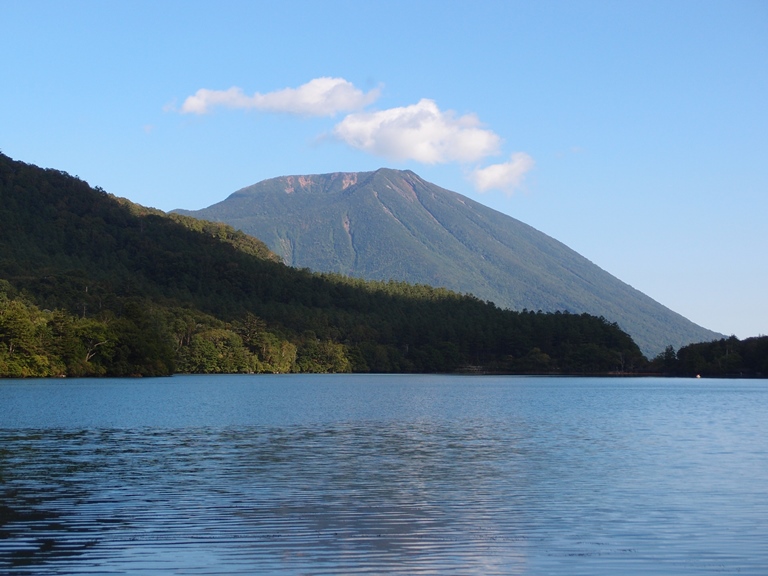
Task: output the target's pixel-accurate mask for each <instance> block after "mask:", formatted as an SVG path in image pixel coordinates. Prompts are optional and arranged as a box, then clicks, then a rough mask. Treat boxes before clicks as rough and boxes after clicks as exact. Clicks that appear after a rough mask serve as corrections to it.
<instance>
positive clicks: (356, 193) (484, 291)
mask: <svg viewBox="0 0 768 576" xmlns="http://www.w3.org/2000/svg"><path fill="white" fill-rule="evenodd" d="M176 212H179V213H181V214H186V215H190V216H194V217H198V218H204V219H207V220H214V221H221V222H226V223H228V224H230V225H232V226H233V227H235V228H237V229H240V230H242V231H244V232H246V233H247V234H250V235H253V236H255V237H257V238H260V239H261V240H263V241H264V242H265V243H266V244H267V245H268V246H269V247H270V248H271V249H272V250H273V251H274V252H275V253H277V254H278V255H280V257H282V259H283V261H284V262H286V263H287V264H289V265H291V266H296V267H306V268H309V269H312V270H316V271H327V272H336V273H340V274H345V275H350V276H355V277H361V278H366V279H374V280H389V279H395V280H402V281H406V282H411V283H420V284H427V285H431V286H439V287H445V288H448V289H450V290H454V291H458V292H462V293H471V294H474V295H475V296H477V297H478V298H481V299H483V300H489V301H492V302H494V303H496V304H497V305H498V306H500V307H504V308H510V309H513V310H523V309H529V310H543V311H556V310H561V311H566V310H567V311H570V312H573V313H582V312H586V313H588V314H592V315H597V316H604V317H605V318H606V319H608V320H609V321H611V322H616V323H618V324H619V326H621V327H622V328H623V329H624V330H626V331H627V332H628V333H629V334H630V335H631V336H632V337H633V339H634V340H635V341H636V342H637V343H638V345H639V346H640V348H641V349H642V350H643V352H644V353H645V354H646V355H648V356H649V357H652V356H654V355H656V354H658V353H660V352H662V351H663V350H664V349H665V347H666V346H668V345H672V346H674V347H675V348H677V347H679V346H682V345H685V344H688V343H691V342H702V341H708V340H713V339H716V338H719V337H722V335H721V334H717V333H715V332H712V331H710V330H707V329H705V328H702V327H701V326H698V325H696V324H694V323H693V322H691V321H689V320H687V319H686V318H684V317H683V316H681V315H680V314H677V313H675V312H673V311H672V310H670V309H668V308H666V307H665V306H663V305H661V304H659V303H658V302H656V301H654V300H653V299H651V298H649V297H648V296H646V295H644V294H643V293H641V292H640V291H638V290H635V289H634V288H632V287H631V286H629V285H627V284H625V283H624V282H622V281H620V280H619V279H617V278H615V277H614V276H612V275H611V274H609V273H608V272H606V271H605V270H602V269H601V268H599V267H598V266H596V265H595V264H593V263H592V262H590V261H589V260H587V259H586V258H584V257H583V256H581V255H579V254H578V253H576V252H575V251H573V250H571V249H570V248H568V247H567V246H565V245H564V244H562V243H560V242H558V241H557V240H555V239H553V238H551V237H549V236H547V235H546V234H543V233H542V232H539V231H538V230H536V229H534V228H532V227H531V226H528V225H526V224H524V223H523V222H520V221H518V220H516V219H514V218H512V217H510V216H507V215H505V214H502V213H500V212H497V211H495V210H492V209H491V208H488V207H486V206H483V205H482V204H479V203H477V202H475V201H473V200H471V199H469V198H467V197H465V196H462V195H461V194H458V193H456V192H451V191H449V190H446V189H444V188H441V187H439V186H436V185H434V184H431V183H429V182H426V181H425V180H423V179H422V178H420V177H419V176H418V175H416V174H414V173H413V172H411V171H398V170H391V169H385V168H382V169H380V170H377V171H375V172H360V173H334V174H323V175H311V176H285V177H280V178H273V179H269V180H265V181H262V182H259V183H257V184H254V185H253V186H249V187H247V188H243V189H242V190H239V191H237V192H235V193H234V194H232V195H231V196H229V197H228V198H227V199H225V200H224V201H222V202H219V203H217V204H214V205H212V206H210V207H208V208H205V209H202V210H196V211H187V210H178V211H176ZM606 240H608V239H606Z"/></svg>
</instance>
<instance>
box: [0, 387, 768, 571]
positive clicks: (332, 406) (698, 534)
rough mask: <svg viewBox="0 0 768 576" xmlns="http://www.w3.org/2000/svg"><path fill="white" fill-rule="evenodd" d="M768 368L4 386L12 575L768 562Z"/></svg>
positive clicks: (1, 445) (4, 537)
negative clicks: (750, 376) (751, 376)
mask: <svg viewBox="0 0 768 576" xmlns="http://www.w3.org/2000/svg"><path fill="white" fill-rule="evenodd" d="M767 543H768V381H765V380H762V381H726V380H698V381H694V380H672V379H669V380H668V379H591V378H512V377H448V376H356V375H344V376H214V377H203V376H186V377H185V376H180V377H173V378H170V379H158V380H154V379H149V380H68V381H58V380H57V381H39V380H38V381H0V573H8V574H125V573H130V574H137V573H139V574H141V573H145V574H156V573H172V574H236V573H242V574H259V573H261V574H271V573H277V574H309V575H314V574H427V573H430V574H451V573H454V574H473V573H474V574H569V575H570V574H591V575H592V574H618V573H622V574H641V573H649V574H650V573H653V574H657V573H664V574H706V573H726V574H734V573H741V574H766V573H768V544H767Z"/></svg>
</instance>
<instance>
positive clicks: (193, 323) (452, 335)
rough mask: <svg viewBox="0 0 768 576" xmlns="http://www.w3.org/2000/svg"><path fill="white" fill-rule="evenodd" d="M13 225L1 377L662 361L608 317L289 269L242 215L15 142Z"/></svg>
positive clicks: (1, 285)
mask: <svg viewBox="0 0 768 576" xmlns="http://www.w3.org/2000/svg"><path fill="white" fill-rule="evenodd" d="M0 224H1V225H0V279H2V280H0V375H2V376H10V377H21V376H81V375H82V376H86V375H93V376H98V375H116V376H133V375H143V376H159V375H168V374H172V373H174V372H188V373H217V372H221V373H225V372H226V373H234V372H246V373H260V372H270V373H281V372H346V371H356V372H369V371H370V372H455V371H471V372H478V371H484V372H485V371H487V372H501V373H551V374H583V373H616V372H624V373H631V372H634V371H638V370H641V369H645V368H646V366H647V360H646V359H645V358H644V357H643V355H642V354H641V352H640V350H639V349H638V347H637V345H636V344H635V343H634V342H633V341H632V339H631V338H630V337H629V336H628V335H627V334H626V333H625V332H623V331H622V330H621V329H620V328H619V327H618V326H617V325H616V324H614V323H610V322H608V321H606V320H605V319H603V318H597V317H594V316H590V315H587V314H569V313H566V312H563V313H560V312H558V313H542V312H534V311H527V310H524V311H510V310H501V309H499V308H498V307H496V306H495V305H494V304H492V303H489V302H484V301H481V300H479V299H477V298H475V297H473V296H471V295H462V294H456V293H452V292H449V291H447V290H444V289H434V288H430V287H428V286H423V285H410V284H406V283H402V282H365V281H362V280H356V279H351V278H346V277H342V276H338V275H331V274H316V273H312V272H310V271H308V270H298V269H294V268H290V267H288V266H285V265H284V264H282V263H281V262H279V259H278V258H277V257H276V256H275V255H274V254H272V253H271V252H270V251H269V250H268V249H267V248H266V246H265V245H264V244H263V243H262V242H260V241H259V240H257V239H254V238H252V237H250V236H247V235H245V234H243V233H242V232H238V231H236V230H234V229H233V228H231V227H229V226H227V225H224V224H218V223H211V222H205V221H201V220H195V219H192V218H189V217H186V216H181V215H175V214H165V213H163V212H160V211H158V210H154V209H149V208H144V207H141V206H138V205H136V204H133V203H131V202H129V201H127V200H125V199H119V198H116V197H114V196H112V195H110V194H108V193H106V192H105V191H103V190H101V189H99V188H95V189H94V188H91V187H90V186H89V185H88V184H87V183H86V182H84V181H82V180H80V179H79V178H77V177H73V176H70V175H68V174H66V173H64V172H61V171H57V170H50V169H48V170H44V169H41V168H38V167H35V166H32V165H27V164H24V163H22V162H18V161H14V160H11V159H10V158H8V157H7V156H3V155H0ZM677 356H679V354H678V355H677Z"/></svg>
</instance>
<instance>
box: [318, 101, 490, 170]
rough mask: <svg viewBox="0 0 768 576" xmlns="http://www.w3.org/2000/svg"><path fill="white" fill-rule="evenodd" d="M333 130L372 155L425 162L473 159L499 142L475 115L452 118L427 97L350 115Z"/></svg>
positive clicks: (485, 152) (468, 160) (452, 115)
mask: <svg viewBox="0 0 768 576" xmlns="http://www.w3.org/2000/svg"><path fill="white" fill-rule="evenodd" d="M333 133H334V135H335V136H336V137H337V138H339V139H341V140H343V141H344V142H346V143H347V144H349V145H350V146H353V147H354V148H358V149H360V150H364V151H366V152H370V153H371V154H375V155H377V156H383V157H386V158H390V159H394V160H417V161H419V162H424V163H426V164H437V163H445V162H453V161H458V162H473V161H476V160H479V159H481V158H484V157H486V156H489V155H491V154H495V153H496V152H497V151H498V148H499V145H500V143H501V138H499V136H498V135H496V134H495V133H493V132H492V131H491V130H486V129H484V128H481V124H480V121H479V120H478V119H477V117H476V116H475V115H474V114H467V115H465V116H460V117H456V115H455V114H454V113H453V112H451V111H447V112H442V111H441V110H440V109H439V108H438V107H437V104H435V102H434V101H433V100H428V99H426V98H425V99H422V100H420V101H419V102H418V104H413V105H411V106H404V107H400V108H390V109H388V110H381V111H378V112H359V113H356V114H350V115H349V116H347V117H346V118H344V120H342V121H341V122H339V124H337V125H336V127H335V128H334V131H333Z"/></svg>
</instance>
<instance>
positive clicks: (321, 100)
mask: <svg viewBox="0 0 768 576" xmlns="http://www.w3.org/2000/svg"><path fill="white" fill-rule="evenodd" d="M378 97H379V90H378V89H375V90H371V91H370V92H368V93H363V91H362V90H359V89H357V88H355V86H354V85H353V84H352V83H351V82H348V81H347V80H344V79H343V78H327V77H323V78H315V79H314V80H310V81H309V82H307V83H306V84H303V85H302V86H299V87H298V88H285V89H284V90H277V91H276V92H268V93H267V94H259V93H258V92H256V93H255V94H254V95H253V96H248V95H246V94H244V93H243V90H242V89H241V88H237V87H235V86H233V87H232V88H230V89H229V90H208V89H206V88H201V89H200V90H198V91H197V92H196V93H195V94H194V95H192V96H189V97H188V98H187V99H186V100H185V101H184V104H182V106H181V112H182V113H183V114H206V113H208V112H209V111H210V110H211V108H214V107H216V106H224V107H227V108H246V109H247V108H255V109H257V110H264V111H267V112H287V113H290V114H301V115H304V116H333V115H334V114H336V113H337V112H350V111H352V110H360V109H362V108H364V107H365V106H367V105H368V104H370V103H372V102H373V101H375V100H376V99H377V98H378Z"/></svg>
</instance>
